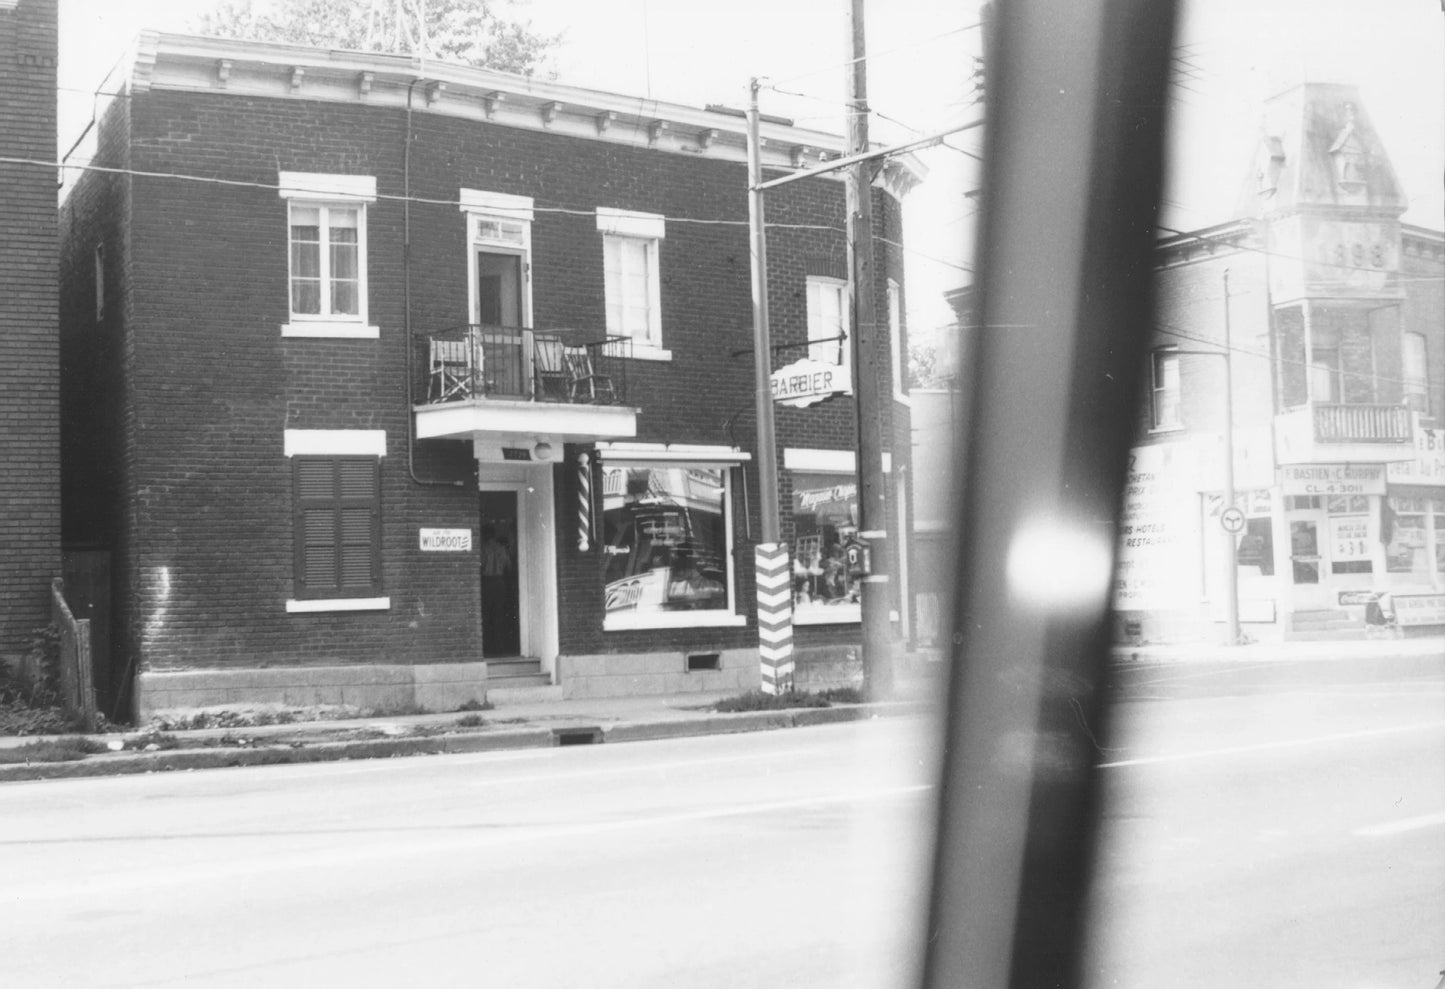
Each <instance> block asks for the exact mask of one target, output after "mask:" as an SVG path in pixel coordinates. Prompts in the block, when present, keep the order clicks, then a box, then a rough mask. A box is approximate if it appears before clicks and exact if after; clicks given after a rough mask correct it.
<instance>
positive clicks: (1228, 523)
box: [1219, 508, 1244, 532]
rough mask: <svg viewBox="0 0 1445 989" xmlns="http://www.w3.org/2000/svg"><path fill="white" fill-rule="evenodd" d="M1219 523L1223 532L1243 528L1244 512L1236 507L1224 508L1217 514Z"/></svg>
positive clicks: (1237, 530) (1236, 530)
mask: <svg viewBox="0 0 1445 989" xmlns="http://www.w3.org/2000/svg"><path fill="white" fill-rule="evenodd" d="M1219 524H1220V525H1222V526H1224V531H1225V532H1239V531H1240V530H1242V529H1243V528H1244V513H1243V512H1241V511H1240V510H1239V509H1237V508H1226V509H1225V510H1224V512H1223V513H1222V514H1220V516H1219Z"/></svg>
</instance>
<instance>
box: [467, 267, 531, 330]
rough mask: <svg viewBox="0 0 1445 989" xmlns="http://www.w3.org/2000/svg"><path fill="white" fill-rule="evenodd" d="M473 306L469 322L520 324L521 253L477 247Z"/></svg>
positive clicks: (504, 324) (502, 324)
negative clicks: (504, 252) (478, 249)
mask: <svg viewBox="0 0 1445 989" xmlns="http://www.w3.org/2000/svg"><path fill="white" fill-rule="evenodd" d="M476 277H477V282H476V284H477V292H476V307H475V310H474V311H473V313H472V322H474V323H481V324H482V325H484V326H523V325H525V324H524V323H523V316H524V313H523V307H522V257H521V255H520V254H502V253H497V252H493V251H477V254H476Z"/></svg>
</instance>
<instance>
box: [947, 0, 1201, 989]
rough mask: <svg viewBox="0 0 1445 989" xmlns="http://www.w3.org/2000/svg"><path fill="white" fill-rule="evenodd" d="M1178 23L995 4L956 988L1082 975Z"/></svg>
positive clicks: (954, 783) (1083, 8) (1056, 1)
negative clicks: (1115, 582)
mask: <svg viewBox="0 0 1445 989" xmlns="http://www.w3.org/2000/svg"><path fill="white" fill-rule="evenodd" d="M1174 21H1175V4H1174V3H1173V2H1169V0H1008V2H1004V3H1001V4H999V5H998V7H997V9H996V11H995V12H994V24H993V27H994V30H993V39H992V42H991V44H992V51H990V52H989V53H988V54H987V55H986V59H987V64H988V69H987V72H988V113H989V119H988V123H987V133H986V155H985V165H984V184H983V200H984V210H983V217H984V219H983V223H982V226H981V228H980V229H981V234H980V238H981V239H980V243H979V250H978V254H977V256H978V260H979V275H978V281H977V286H976V287H977V296H976V308H975V315H976V320H975V321H976V323H977V324H978V326H979V330H978V333H977V347H976V349H975V350H974V351H973V354H974V360H973V361H972V362H971V366H969V367H967V368H965V369H964V375H963V381H964V382H965V384H964V388H965V393H966V400H967V401H968V403H969V405H970V408H971V411H970V414H969V436H968V438H967V440H966V441H965V442H964V443H963V444H961V446H960V455H961V451H962V450H967V459H966V461H965V462H964V466H963V469H962V470H960V471H958V472H957V474H956V476H959V477H961V478H963V479H964V485H965V487H964V491H963V494H962V498H961V499H960V500H959V503H958V504H959V510H958V516H957V518H958V523H959V524H958V530H959V533H960V535H959V538H960V544H959V553H958V554H957V558H958V559H959V561H960V563H959V567H960V572H959V574H958V584H957V585H956V586H957V588H958V592H957V595H956V600H955V606H956V610H955V612H954V615H953V621H954V629H955V634H954V637H953V643H954V657H953V659H954V662H953V667H952V668H953V676H952V680H951V682H950V687H949V714H950V717H949V719H948V721H947V727H946V731H947V739H946V744H945V757H944V766H943V780H942V795H941V802H940V821H939V824H940V827H939V832H938V834H939V838H938V846H937V849H936V859H935V870H934V889H933V894H932V899H931V904H930V910H931V913H930V917H929V928H928V930H927V937H928V941H927V948H926V955H925V969H924V983H925V984H926V985H927V986H930V987H936V989H958V987H971V986H980V987H994V986H1004V985H1009V986H1072V985H1076V984H1078V982H1079V954H1080V951H1081V945H1082V939H1083V925H1084V923H1085V922H1086V918H1085V917H1084V916H1083V905H1084V903H1085V897H1086V893H1087V885H1088V879H1089V869H1090V860H1091V855H1092V847H1093V836H1094V826H1095V813H1094V811H1095V803H1096V790H1095V787H1094V783H1095V781H1094V778H1093V770H1092V766H1093V765H1094V763H1095V761H1096V755H1097V750H1096V742H1095V739H1096V738H1098V737H1100V736H1101V734H1102V732H1103V730H1104V726H1103V717H1104V715H1105V713H1106V712H1105V709H1104V702H1103V697H1102V692H1101V690H1100V689H1099V685H1100V683H1101V680H1102V677H1103V675H1104V670H1105V663H1106V659H1107V654H1108V645H1109V639H1108V636H1109V621H1108V618H1109V603H1110V593H1109V592H1110V586H1109V585H1110V576H1111V568H1110V564H1111V561H1112V553H1113V546H1114V532H1115V528H1116V525H1117V519H1118V515H1119V511H1120V506H1121V497H1120V492H1121V490H1122V486H1123V479H1124V475H1125V465H1126V461H1127V456H1128V450H1129V445H1130V441H1131V439H1132V436H1133V409H1134V402H1135V399H1136V396H1137V395H1138V387H1139V381H1138V375H1139V372H1140V369H1141V366H1142V361H1141V358H1140V356H1139V355H1140V354H1141V353H1142V352H1143V348H1144V345H1145V341H1146V338H1147V334H1148V331H1149V327H1150V324H1151V318H1152V309H1153V304H1152V303H1153V295H1152V285H1151V274H1152V242H1153V236H1154V219H1155V210H1156V206H1157V202H1158V196H1159V191H1160V188H1161V167H1162V157H1163V123H1164V120H1163V118H1164V107H1165V99H1164V93H1165V86H1166V84H1167V78H1168V68H1169V51H1170V45H1171V42H1172V39H1173V30H1174Z"/></svg>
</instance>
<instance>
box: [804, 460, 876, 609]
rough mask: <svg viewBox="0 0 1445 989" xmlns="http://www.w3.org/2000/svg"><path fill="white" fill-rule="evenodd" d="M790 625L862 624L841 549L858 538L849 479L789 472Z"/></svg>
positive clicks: (854, 485) (854, 486)
mask: <svg viewBox="0 0 1445 989" xmlns="http://www.w3.org/2000/svg"><path fill="white" fill-rule="evenodd" d="M792 512H793V532H794V546H793V621H794V622H796V623H797V624H800V625H813V624H822V623H829V622H856V621H860V620H861V619H862V611H861V608H860V605H859V600H858V591H859V588H858V578H857V577H856V576H849V574H848V567H847V564H846V562H845V560H844V553H843V547H844V546H845V545H846V544H847V542H848V540H849V539H851V538H853V537H854V536H856V535H857V533H858V517H859V516H858V479H857V477H856V476H854V475H853V474H826V473H808V472H802V471H798V472H794V473H793V501H792Z"/></svg>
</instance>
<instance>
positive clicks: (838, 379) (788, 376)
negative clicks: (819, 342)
mask: <svg viewBox="0 0 1445 989" xmlns="http://www.w3.org/2000/svg"><path fill="white" fill-rule="evenodd" d="M770 381H771V384H772V389H773V401H775V402H777V403H779V404H780V405H791V406H793V407H795V408H803V407H804V406H807V405H816V404H817V403H819V402H821V401H822V400H823V399H825V398H829V397H831V396H833V395H839V394H843V393H845V392H850V391H852V390H853V382H852V380H851V378H850V377H849V375H848V368H847V367H846V366H845V365H842V364H824V363H823V362H821V361H815V360H809V359H807V358H804V359H803V360H801V361H794V362H793V363H792V364H788V365H786V366H784V367H780V368H778V369H777V370H776V371H774V372H773V374H772V377H771V378H770Z"/></svg>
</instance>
